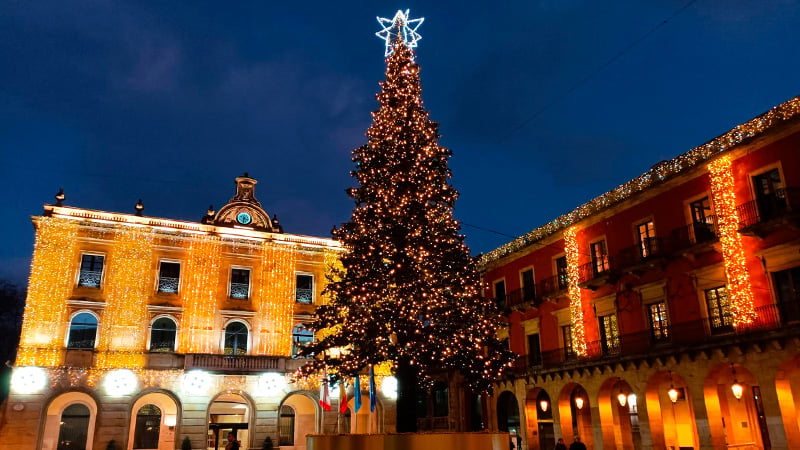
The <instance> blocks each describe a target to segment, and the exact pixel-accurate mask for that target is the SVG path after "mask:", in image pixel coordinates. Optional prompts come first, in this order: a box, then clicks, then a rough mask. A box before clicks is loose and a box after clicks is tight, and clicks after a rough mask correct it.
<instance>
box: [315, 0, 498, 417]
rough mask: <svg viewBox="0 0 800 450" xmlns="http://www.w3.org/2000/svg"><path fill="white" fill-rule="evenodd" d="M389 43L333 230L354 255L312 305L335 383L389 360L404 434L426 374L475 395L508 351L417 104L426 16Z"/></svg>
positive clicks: (320, 351) (318, 364)
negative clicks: (418, 48) (345, 217)
mask: <svg viewBox="0 0 800 450" xmlns="http://www.w3.org/2000/svg"><path fill="white" fill-rule="evenodd" d="M383 20H385V21H386V22H387V23H388V24H389V25H388V26H386V27H385V29H384V30H383V32H382V33H379V36H384V37H385V38H386V39H387V53H389V56H388V57H387V58H386V66H387V67H386V81H384V82H383V83H381V92H380V93H379V94H378V95H377V99H378V101H379V103H380V106H379V108H378V111H377V112H374V113H373V124H372V126H371V127H370V128H369V130H368V131H367V138H368V141H367V144H366V145H364V146H362V147H359V148H357V149H355V150H354V151H353V161H354V162H355V163H356V169H355V170H354V171H353V172H352V175H353V176H354V177H355V178H356V180H357V181H358V187H356V188H351V189H349V190H348V195H349V196H350V197H351V198H352V199H353V200H354V201H355V204H356V205H355V209H354V210H353V214H352V217H351V219H350V221H349V222H347V223H344V224H342V226H341V227H339V228H338V229H335V230H334V233H333V234H334V236H335V237H336V238H337V239H338V240H339V241H340V242H341V243H342V244H343V245H344V247H345V248H346V249H347V250H348V252H347V253H346V254H344V255H343V256H342V258H341V263H342V266H343V268H341V269H339V270H335V271H334V273H333V276H332V279H331V280H330V281H331V282H330V284H329V285H328V287H327V289H326V294H327V295H328V296H329V297H330V301H329V303H328V304H327V305H325V306H322V307H320V308H318V309H317V312H316V315H317V319H318V320H317V322H316V324H315V328H316V329H317V330H318V331H319V330H324V331H323V332H322V333H320V334H318V337H321V336H324V337H321V338H320V339H319V340H318V342H316V343H314V344H312V345H310V346H309V347H307V348H306V349H304V353H305V354H306V355H312V354H313V355H316V358H317V359H315V360H314V361H313V362H311V363H309V364H307V365H306V366H305V367H304V369H303V372H304V373H305V374H307V375H310V374H312V373H316V371H317V370H320V369H321V368H322V366H325V367H326V368H327V372H328V373H329V374H334V375H333V376H334V378H338V377H341V376H344V377H348V378H349V377H352V376H354V375H356V374H359V373H364V371H365V369H366V368H367V367H368V366H369V365H375V364H380V363H382V362H384V361H391V362H392V363H393V368H394V369H393V370H394V372H395V374H396V376H397V378H398V400H397V409H398V412H397V429H398V431H400V432H404V431H415V430H416V416H415V407H416V392H417V391H416V390H417V388H418V387H424V386H426V385H427V384H426V381H428V380H429V379H430V378H429V376H430V375H432V374H434V373H440V372H442V371H458V372H460V373H461V375H462V376H463V377H464V380H465V381H466V383H467V384H468V385H469V386H470V387H471V389H472V390H473V391H474V392H488V391H490V390H491V386H492V383H493V382H494V380H495V379H496V378H497V377H498V376H499V375H500V374H501V373H502V371H503V370H504V368H505V367H506V366H507V365H508V364H509V363H510V361H511V359H512V357H513V356H512V354H511V353H510V352H509V351H508V350H507V349H506V348H505V347H504V346H503V345H502V344H501V342H500V341H499V340H498V339H497V338H496V334H495V333H496V327H497V325H498V324H499V323H500V317H499V315H498V313H497V311H496V309H495V307H494V305H493V303H492V302H491V301H489V300H488V299H485V298H482V297H481V293H480V276H479V274H478V271H477V268H476V263H475V260H474V259H473V258H472V257H471V256H470V253H469V248H468V247H467V246H466V244H465V243H464V236H462V235H461V234H459V228H460V227H459V224H458V222H457V221H456V220H455V219H454V218H453V206H454V204H455V200H456V198H457V196H458V193H457V192H456V190H455V189H454V188H453V186H452V185H450V184H449V179H450V177H451V172H450V169H449V168H448V159H449V157H450V155H451V152H450V150H448V149H446V148H444V147H441V146H440V145H439V144H438V142H437V141H438V138H439V134H438V124H436V123H435V122H433V121H431V120H430V119H429V117H428V116H429V114H428V112H427V111H425V109H424V108H423V105H422V99H421V88H420V78H419V65H417V64H416V63H415V61H414V53H413V51H412V49H411V47H413V46H415V44H416V41H417V40H418V39H419V35H418V34H417V33H416V27H415V28H413V29H412V28H411V25H416V26H419V23H421V19H417V20H416V21H411V20H408V19H407V15H406V14H403V13H402V12H400V11H398V15H396V16H395V18H394V19H393V20H391V21H389V20H387V19H383Z"/></svg>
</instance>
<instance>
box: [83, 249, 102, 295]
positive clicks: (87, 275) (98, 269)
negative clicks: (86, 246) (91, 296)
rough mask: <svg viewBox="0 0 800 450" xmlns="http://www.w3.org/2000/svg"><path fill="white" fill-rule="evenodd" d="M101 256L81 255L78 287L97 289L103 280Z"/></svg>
mask: <svg viewBox="0 0 800 450" xmlns="http://www.w3.org/2000/svg"><path fill="white" fill-rule="evenodd" d="M104 259H105V258H104V257H103V255H88V254H83V255H81V270H80V273H79V274H78V286H84V287H91V288H99V287H100V281H101V280H102V279H103V260H104Z"/></svg>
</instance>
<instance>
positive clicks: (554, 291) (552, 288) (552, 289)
mask: <svg viewBox="0 0 800 450" xmlns="http://www.w3.org/2000/svg"><path fill="white" fill-rule="evenodd" d="M568 285H569V283H568V280H567V276H566V275H556V276H553V277H550V278H545V279H543V280H541V281H539V284H538V285H537V286H536V292H537V293H538V294H539V296H540V297H541V298H543V299H546V300H553V299H556V298H559V297H562V296H563V295H564V294H566V292H567V287H568Z"/></svg>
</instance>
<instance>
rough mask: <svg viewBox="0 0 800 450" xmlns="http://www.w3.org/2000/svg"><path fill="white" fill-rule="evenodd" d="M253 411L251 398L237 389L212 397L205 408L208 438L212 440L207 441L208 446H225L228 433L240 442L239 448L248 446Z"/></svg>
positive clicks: (251, 433)
mask: <svg viewBox="0 0 800 450" xmlns="http://www.w3.org/2000/svg"><path fill="white" fill-rule="evenodd" d="M255 411H256V407H255V402H254V401H253V399H252V398H251V397H250V396H249V395H248V394H247V393H246V392H243V391H240V390H238V389H231V390H227V391H225V392H220V393H219V394H217V395H215V396H214V397H212V398H211V400H210V401H209V403H208V408H207V409H206V423H207V424H208V430H209V432H210V433H209V438H210V440H211V441H212V442H213V445H211V444H212V442H209V445H208V446H209V448H214V449H216V450H218V449H220V448H225V444H226V439H227V436H228V433H233V435H234V437H235V438H236V440H238V441H240V442H241V448H250V446H251V445H252V443H251V441H252V435H253V427H254V424H255V421H254V419H255ZM212 436H213V439H211V437H212Z"/></svg>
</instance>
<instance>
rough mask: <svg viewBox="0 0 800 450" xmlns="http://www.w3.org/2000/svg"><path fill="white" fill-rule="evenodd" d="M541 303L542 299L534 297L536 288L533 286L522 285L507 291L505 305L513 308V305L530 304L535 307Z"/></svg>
mask: <svg viewBox="0 0 800 450" xmlns="http://www.w3.org/2000/svg"><path fill="white" fill-rule="evenodd" d="M541 303H542V300H541V299H540V298H538V297H536V289H535V288H534V287H533V286H527V287H522V288H519V289H515V290H513V291H511V292H509V293H508V295H507V296H506V306H507V307H509V308H513V307H515V306H522V305H525V304H530V305H531V306H534V307H537V306H539V305H540V304H541Z"/></svg>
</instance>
